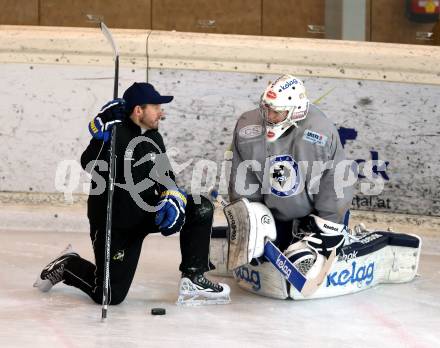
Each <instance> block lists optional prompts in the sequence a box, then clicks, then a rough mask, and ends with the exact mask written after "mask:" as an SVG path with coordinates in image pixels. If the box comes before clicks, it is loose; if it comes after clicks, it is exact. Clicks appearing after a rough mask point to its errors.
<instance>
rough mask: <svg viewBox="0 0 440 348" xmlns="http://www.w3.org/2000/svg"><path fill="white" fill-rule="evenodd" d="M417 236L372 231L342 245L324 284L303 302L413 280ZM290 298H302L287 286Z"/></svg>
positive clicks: (416, 258) (415, 268)
mask: <svg viewBox="0 0 440 348" xmlns="http://www.w3.org/2000/svg"><path fill="white" fill-rule="evenodd" d="M421 244H422V243H421V239H420V238H419V237H418V236H414V235H408V234H397V233H391V232H382V231H375V232H373V233H370V234H368V235H366V236H364V237H363V238H361V239H360V240H359V241H358V242H355V243H352V244H350V245H347V246H344V247H343V248H342V252H341V253H340V254H339V256H338V259H337V262H334V264H333V265H332V268H331V269H330V270H329V272H328V274H327V276H326V281H325V282H324V283H323V284H321V286H320V287H319V289H318V290H317V291H316V292H314V293H313V294H312V295H311V296H308V297H307V299H312V298H323V297H333V296H340V295H346V294H350V293H355V292H358V291H361V290H365V289H368V288H371V287H373V286H375V285H378V284H381V283H403V282H408V281H411V280H412V279H414V277H415V276H416V273H417V268H418V264H419V258H420V250H421ZM290 297H291V298H292V299H294V300H303V299H305V298H306V297H304V296H303V295H302V294H301V293H299V292H298V291H297V290H296V289H294V288H293V287H291V289H290Z"/></svg>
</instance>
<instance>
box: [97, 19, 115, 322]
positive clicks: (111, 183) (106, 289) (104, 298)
mask: <svg viewBox="0 0 440 348" xmlns="http://www.w3.org/2000/svg"><path fill="white" fill-rule="evenodd" d="M99 26H100V28H101V31H102V33H103V34H104V36H105V37H106V38H107V40H108V41H109V42H110V45H111V46H112V48H113V54H114V60H115V79H114V85H113V99H116V98H117V97H118V82H119V52H118V50H117V48H116V45H115V42H114V40H113V37H112V34H111V33H110V30H108V28H107V26H106V25H105V24H104V22H100V23H99ZM117 129H118V128H117V125H116V124H114V125H113V127H112V135H111V141H110V149H109V151H110V171H109V177H108V178H109V188H108V195H107V219H106V228H105V266H104V282H103V284H102V311H101V319H102V320H105V319H106V318H107V310H108V303H109V287H110V247H111V230H112V212H113V192H114V183H115V176H116V150H115V148H116V130H117Z"/></svg>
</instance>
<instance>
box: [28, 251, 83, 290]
mask: <svg viewBox="0 0 440 348" xmlns="http://www.w3.org/2000/svg"><path fill="white" fill-rule="evenodd" d="M72 256H79V255H78V254H77V253H75V252H74V251H73V249H72V245H70V244H69V245H68V246H67V247H66V248H65V249H64V250H63V251H62V252H61V254H60V256H58V257H57V258H56V259H55V260H53V261H52V262H51V263H49V264H48V265H47V266H46V267H44V268H43V270H42V271H41V274H40V276H39V277H38V278H37V280H36V281H35V283H34V287H35V288H38V289H39V290H40V291H42V292H47V291H49V290H50V289H51V288H52V286H54V285H55V284H57V283H59V282H60V281H62V280H63V279H64V278H63V275H64V268H65V266H66V264H67V262H68V261H69V259H70V258H71V257H72Z"/></svg>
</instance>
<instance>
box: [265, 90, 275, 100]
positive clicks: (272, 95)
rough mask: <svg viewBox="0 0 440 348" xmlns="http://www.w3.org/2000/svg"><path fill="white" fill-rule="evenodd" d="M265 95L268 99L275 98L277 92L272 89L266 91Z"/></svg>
mask: <svg viewBox="0 0 440 348" xmlns="http://www.w3.org/2000/svg"><path fill="white" fill-rule="evenodd" d="M266 97H268V98H269V99H276V98H277V94H276V93H275V92H274V91H269V92H267V93H266Z"/></svg>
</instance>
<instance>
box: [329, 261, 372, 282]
mask: <svg viewBox="0 0 440 348" xmlns="http://www.w3.org/2000/svg"><path fill="white" fill-rule="evenodd" d="M373 279H374V262H371V263H370V264H369V265H368V266H361V267H359V268H356V261H353V262H352V264H351V269H344V270H342V271H341V272H333V273H331V274H329V275H328V276H327V287H330V286H344V285H345V284H348V283H349V282H350V283H351V284H354V283H358V284H359V285H362V282H364V281H365V284H366V285H370V284H371V282H372V281H373Z"/></svg>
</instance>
